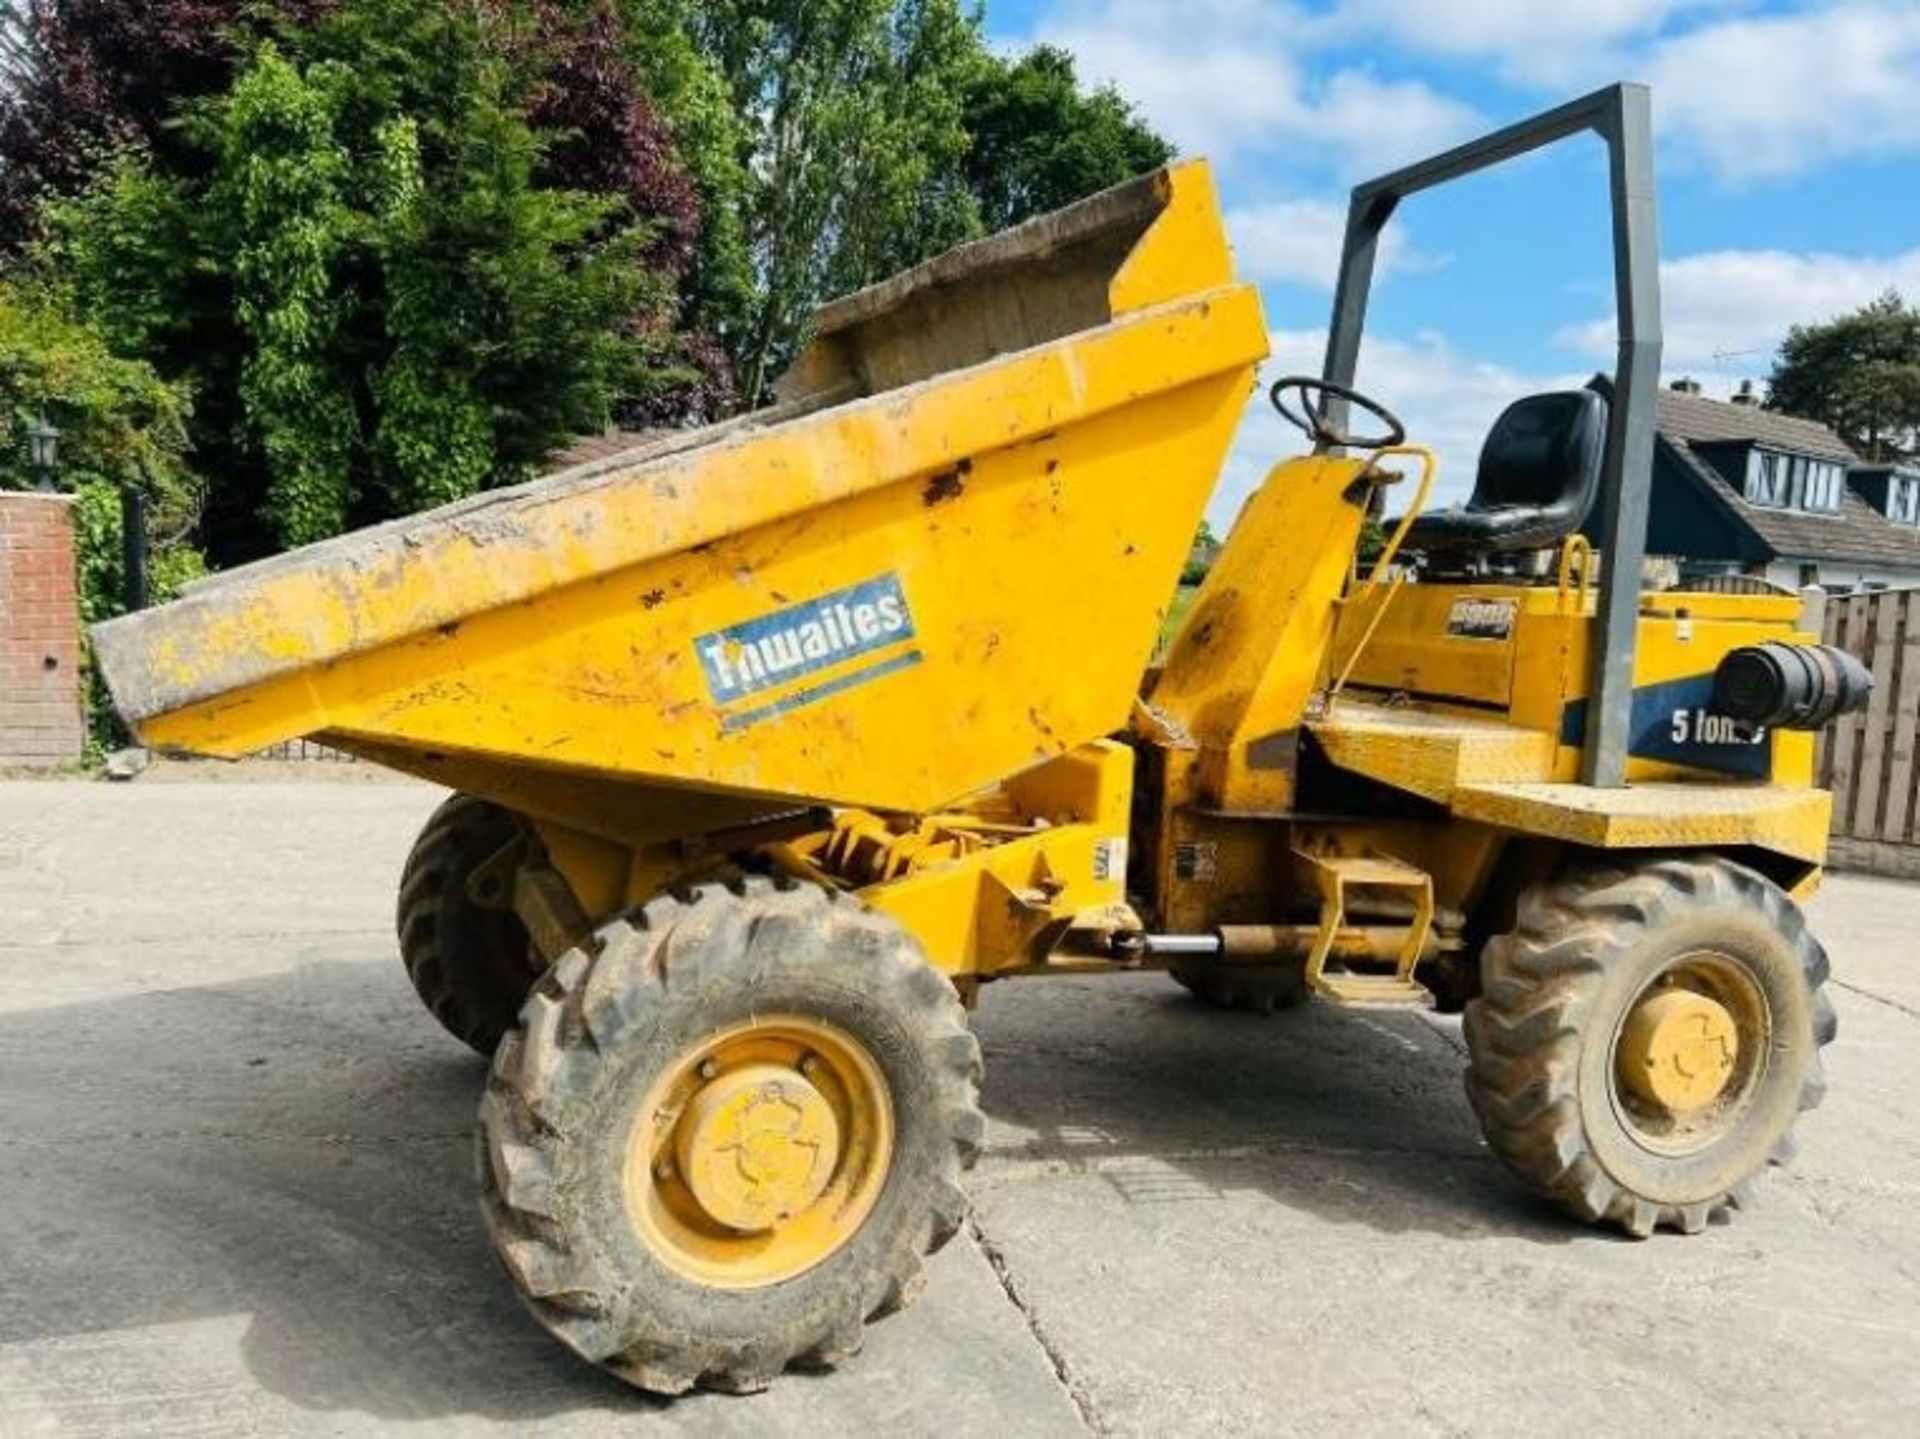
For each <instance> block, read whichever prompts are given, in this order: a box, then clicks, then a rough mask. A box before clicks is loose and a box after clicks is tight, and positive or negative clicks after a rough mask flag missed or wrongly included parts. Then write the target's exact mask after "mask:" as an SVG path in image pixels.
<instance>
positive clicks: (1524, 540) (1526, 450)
mask: <svg viewBox="0 0 1920 1439" xmlns="http://www.w3.org/2000/svg"><path fill="white" fill-rule="evenodd" d="M1606 452H1607V402H1606V399H1605V398H1604V397H1603V396H1601V395H1600V394H1598V393H1596V392H1595V391H1593V390H1561V391H1556V392H1554V393H1552V394H1546V395H1529V396H1527V398H1526V399H1524V400H1516V401H1514V403H1513V404H1511V405H1509V406H1507V408H1506V412H1505V413H1504V414H1502V415H1501V416H1500V418H1499V419H1498V420H1496V421H1495V422H1494V426H1493V429H1492V430H1491V431H1490V432H1489V433H1488V435H1487V442H1486V444H1485V445H1483V446H1482V447H1481V450H1480V473H1479V474H1478V476H1476V478H1475V479H1474V482H1473V496H1472V498H1470V499H1469V500H1468V501H1467V503H1466V506H1465V507H1464V508H1460V509H1450V510H1441V511H1439V512H1438V513H1435V514H1431V515H1422V516H1421V517H1420V518H1419V519H1417V520H1415V521H1414V522H1413V528H1412V529H1411V530H1409V531H1408V532H1407V541H1406V548H1407V549H1409V550H1418V551H1424V552H1425V553H1428V554H1436V553H1457V552H1459V551H1461V550H1477V551H1480V552H1481V553H1485V554H1507V553H1511V552H1512V551H1515V550H1541V549H1546V548H1547V547H1548V546H1550V545H1554V544H1558V543H1559V542H1560V541H1561V540H1563V539H1565V538H1566V537H1567V536H1568V535H1570V534H1572V533H1573V532H1574V531H1575V530H1577V529H1579V528H1580V526H1581V525H1582V524H1584V523H1585V522H1586V518H1587V512H1588V511H1589V510H1591V509H1592V508H1593V501H1594V497H1595V496H1596V495H1597V494H1598V493H1599V491H1600V469H1601V463H1602V461H1603V460H1604V459H1605V457H1606Z"/></svg>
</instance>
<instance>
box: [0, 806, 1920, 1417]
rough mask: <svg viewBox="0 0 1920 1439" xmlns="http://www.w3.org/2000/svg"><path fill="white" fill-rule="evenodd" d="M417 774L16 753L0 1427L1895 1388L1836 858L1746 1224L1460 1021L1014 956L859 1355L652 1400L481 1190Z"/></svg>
mask: <svg viewBox="0 0 1920 1439" xmlns="http://www.w3.org/2000/svg"><path fill="white" fill-rule="evenodd" d="M435 798H436V796H435V794H434V793H433V792H432V791H430V790H427V789H424V788H420V787H415V786H412V785H405V784H393V785H371V784H353V785H340V784H312V783H309V784H300V785H293V784H280V783H267V784H247V785H232V784H221V785H207V784H192V783H187V784H161V785H151V784H146V783H141V784H135V785H132V786H125V787H109V786H105V785H83V784H64V785H53V784H40V785H29V784H18V785H9V786H0V915H4V916H5V921H6V923H5V927H4V930H0V966H4V976H5V979H6V984H5V987H4V989H0V1146H4V1154H3V1158H0V1416H4V1417H3V1418H0V1429H3V1430H4V1432H5V1433H7V1434H8V1435H21V1434H47V1433H61V1434H68V1433H72V1434H120V1433H134V1432H137V1433H143V1434H145V1433H183V1434H184V1433H194V1434H234V1433H251V1432H265V1433H275V1434H279V1433H300V1434H308V1433H312V1434H323V1433H325V1434H344V1433H351V1434H355V1435H359V1434H367V1433H377V1432H386V1431H397V1430H402V1429H404V1430H406V1431H408V1432H410V1433H430V1432H440V1431H446V1432H479V1431H483V1430H488V1429H505V1428H509V1427H510V1428H512V1429H515V1430H526V1431H531V1432H539V1433H555V1434H560V1433H590V1432H605V1431H612V1430H615V1429H620V1430H637V1431H638V1432H654V1431H658V1432H687V1433H702V1434H704V1433H740V1434H746V1433H753V1434H767V1433H775V1434H782V1433H820V1432H843V1431H864V1432H868V1433H895V1432H927V1433H931V1432H936V1431H937V1432H939V1433H941V1434H943V1435H950V1434H984V1435H992V1436H995V1439H1010V1436H1015V1435H1026V1434H1050V1433H1059V1434H1071V1433H1074V1432H1076V1431H1080V1430H1085V1429H1092V1430H1096V1431H1100V1432H1113V1433H1129V1434H1132V1433H1164V1432H1182V1433H1184V1432H1208V1433H1260V1434H1272V1433H1331V1432H1336V1431H1356V1432H1363V1433H1429V1432H1430V1433H1448V1434H1523V1433H1525V1434H1541V1433H1573V1432H1612V1433H1636V1432H1638V1433H1651V1432H1673V1431H1679V1430H1691V1429H1693V1428H1695V1427H1698V1428H1700V1429H1703V1430H1704V1429H1707V1428H1711V1429H1712V1430H1714V1431H1717V1432H1738V1433H1749V1434H1761V1433H1811V1432H1815V1431H1817V1432H1820V1433H1823V1434H1834V1433H1887V1434H1892V1433H1902V1434H1905V1433H1911V1432H1913V1425H1914V1422H1915V1416H1916V1415H1917V1414H1920V1222H1917V1221H1920V953H1917V952H1916V947H1915V942H1914V936H1915V935H1916V934H1920V888H1913V887H1908V886H1903V885H1894V884H1889V883H1883V882H1874V881H1868V880H1859V879H1846V878H1839V879H1835V880H1834V881H1833V882H1832V883H1831V885H1830V886H1829V888H1828V889H1827V891H1826V892H1825V894H1824V895H1823V896H1822V897H1821V898H1820V899H1819V900H1818V901H1817V903H1816V905H1815V908H1814V918H1815V922H1816V926H1817V928H1818V930H1819V931H1820V932H1821V933H1822V935H1823V936H1824V938H1825V940H1826V942H1827V944H1828V946H1829V947H1830V949H1831V950H1832V953H1833V956H1834V967H1835V971H1836V981H1835V990H1836V992H1835V995H1834V998H1835V1001H1836V1003H1837V1006H1838V1008H1839V1011H1840V1019H1841V1030H1840V1039H1839V1040H1838V1042H1837V1043H1836V1044H1835V1045H1834V1046H1833V1048H1832V1050H1831V1051H1830V1052H1829V1054H1830V1058H1829V1074H1830V1077H1831V1080H1832V1090H1831V1094H1830V1097H1829V1099H1828V1102H1827V1104H1826V1105H1825V1107H1824V1108H1823V1109H1821V1110H1820V1111H1819V1112H1817V1113H1815V1114H1813V1115H1811V1116H1809V1118H1808V1121H1807V1122H1806V1123H1805V1125H1804V1127H1803V1130H1802V1134H1803V1138H1804V1143H1803V1146H1802V1151H1801V1154H1800V1158H1799V1161H1798V1162H1797V1164H1796V1165H1795V1166H1794V1168H1793V1169H1791V1170H1790V1171H1786V1172H1783V1173H1780V1174H1778V1175H1776V1176H1775V1177H1774V1178H1773V1180H1772V1181H1771V1182H1770V1183H1769V1184H1767V1185H1766V1186H1765V1187H1763V1189H1762V1191H1761V1194H1760V1198H1759V1200H1758V1202H1757V1203H1756V1204H1755V1206H1754V1207H1753V1208H1751V1209H1750V1210H1748V1211H1746V1212H1743V1213H1742V1214H1740V1215H1739V1216H1737V1218H1736V1221H1735V1222H1734V1223H1733V1224H1732V1225H1730V1226H1715V1227H1714V1228H1712V1229H1711V1230H1709V1231H1708V1232H1707V1233H1706V1234H1705V1235H1702V1236H1699V1237H1697V1238H1693V1239H1683V1238H1680V1237H1677V1236H1668V1235H1663V1236H1660V1237H1659V1238H1657V1239H1655V1240H1653V1241H1651V1242H1648V1243H1645V1244H1635V1243H1631V1242H1628V1241H1625V1240H1620V1239H1616V1238H1613V1237H1610V1236H1608V1235H1605V1234H1599V1233H1594V1232H1591V1231H1588V1230H1586V1229H1583V1228H1580V1227H1578V1226H1575V1225H1573V1224H1572V1223H1570V1222H1565V1221H1562V1220H1561V1219H1560V1218H1559V1217H1557V1215H1556V1214H1554V1213H1553V1212H1551V1211H1549V1210H1547V1209H1544V1208H1542V1207H1541V1206H1540V1205H1538V1204H1536V1203H1535V1202H1533V1201H1532V1200H1530V1199H1529V1198H1527V1197H1526V1196H1525V1195H1523V1194H1521V1193H1519V1192H1518V1191H1517V1190H1516V1189H1515V1188H1514V1186H1513V1185H1512V1184H1511V1183H1509V1182H1508V1180H1507V1179H1506V1177H1505V1176H1504V1174H1503V1173H1502V1172H1501V1170H1500V1169H1499V1168H1498V1167H1497V1166H1496V1165H1495V1163H1494V1162H1493V1161H1492V1160H1490V1159H1489V1157H1488V1156H1487V1154H1486V1152H1485V1150H1484V1149H1483V1148H1482V1147H1481V1145H1480V1142H1479V1139H1478V1137H1477V1135H1476V1133H1475V1130H1474V1126H1473V1121H1472V1118H1471V1116H1470V1114H1469V1112H1468V1110H1467V1106H1466V1104H1465V1102H1464V1100H1463V1099H1462V1096H1461V1088H1460V1081H1459V1070H1460V1065H1461V1060H1460V1054H1459V1039H1458V1029H1457V1026H1456V1025H1455V1024H1453V1023H1451V1022H1448V1021H1444V1020H1436V1021H1431V1022H1429V1021H1428V1020H1426V1019H1423V1018H1420V1017H1417V1016H1403V1015H1391V1016H1386V1017H1378V1018H1363V1017H1355V1016H1343V1015H1340V1014H1337V1013H1332V1012H1328V1011H1324V1010H1320V1009H1314V1008H1310V1009H1308V1010H1306V1011H1304V1012H1300V1013H1296V1014H1291V1015H1283V1016H1277V1017H1274V1018H1271V1019H1266V1020H1261V1019H1258V1018H1254V1017H1251V1016H1224V1015H1216V1014H1211V1013H1208V1012H1206V1011H1204V1010H1201V1009H1199V1008H1197V1007H1196V1006H1194V1005H1193V1004H1191V1003H1190V1002H1187V1001H1185V1000H1183V998H1182V997H1181V996H1180V995H1179V994H1178V992H1177V991H1175V990H1174V989H1173V987H1172V986H1171V985H1170V984H1168V983H1167V982H1166V981H1165V980H1164V979H1161V978H1158V977H1155V976H1143V977H1140V978H1138V979H1125V980H1105V981H1100V980H1089V981H1055V982H1053V983H1052V984H1041V983H1034V984H1027V985H1019V984H1013V985H1007V986H1003V987H1001V988H999V989H996V990H992V991H989V993H988V995H987V997H986V999H985V1001H984V1003H983V1005H982V1008H981V1010H980V1013H979V1015H978V1026H979V1030H980V1033H981V1036H982V1039H983V1041H984V1044H985V1048H986V1055H987V1075H988V1078H987V1087H986V1093H985V1102H986V1106H987V1109H988V1111H989V1113H990V1115H991V1117H992V1128H991V1133H990V1136H989V1140H990V1142H989V1147H988V1153H987V1155H986V1157H985V1159H984V1160H983V1161H982V1163H981V1165H980V1168H979V1170H978V1171H977V1172H976V1175H975V1179H974V1185H973V1190H974V1195H975V1199H976V1211H977V1220H978V1227H977V1229H976V1230H975V1231H973V1232H972V1233H971V1234H967V1235H963V1236H962V1237H961V1238H960V1239H958V1240H956V1241H955V1243H954V1244H952V1245H951V1246H950V1247H949V1248H948V1249H947V1251H946V1252H945V1253H943V1254H942V1255H941V1256H940V1257H939V1258H938V1259H937V1260H936V1261H935V1262H934V1264H933V1265H932V1283H931V1284H930V1286H929V1288H928V1290H927V1293H926V1295H925V1296H924V1298H923V1299H922V1300H921V1301H920V1303H919V1304H918V1305H917V1306H916V1307H914V1308H913V1309H911V1310H909V1311H908V1312H907V1313H906V1314H904V1315H902V1316H900V1317H898V1318H896V1319H894V1320H891V1321H889V1322H886V1323H883V1324H881V1325H878V1326H876V1327H875V1328H873V1329H872V1330H870V1331H869V1339H868V1343H867V1348H866V1351H865V1353H864V1354H863V1355H862V1356H861V1357H860V1358H859V1359H857V1360H856V1361H854V1362H853V1364H852V1365H851V1366H850V1367H848V1368H847V1369H845V1370H843V1371H841V1372H840V1373H838V1374H834V1375H830V1376H824V1377H807V1376H799V1375H790V1376H787V1377H786V1378H785V1379H783V1380H782V1381H781V1382H780V1383H778V1384H777V1385H776V1386H775V1387H774V1389H773V1390H772V1391H771V1392H770V1393H768V1394H765V1395H761V1396H758V1397H755V1398H747V1399H735V1398H728V1397H724V1396H712V1395H700V1396H694V1397H691V1398H688V1399H684V1400H681V1401H679V1402H676V1403H671V1404H668V1403H661V1402H656V1401H652V1400H649V1399H647V1398H645V1397H644V1396H641V1395H638V1394H635V1393H633V1392H630V1391H627V1390H625V1389H623V1388H622V1387H621V1386H619V1385H618V1384H616V1383H614V1382H613V1381H611V1380H608V1379H606V1378H603V1377H602V1376H600V1375H599V1374H597V1373H596V1372H594V1371H593V1370H591V1369H589V1368H586V1367H585V1366H583V1365H580V1364H578V1363H576V1362H574V1361H573V1360H572V1359H570V1358H569V1357H568V1356H567V1355H566V1354H564V1353H563V1352H562V1351H561V1350H560V1349H559V1348H558V1346H557V1345H555V1344H554V1343H553V1342H551V1341H550V1340H548V1339H547V1338H546V1337H545V1336H544V1335H542V1334H541V1333H540V1332H539V1331H538V1330H537V1329H536V1328H535V1327H534V1325H533V1323H532V1322H531V1321H530V1320H529V1319H528V1318H527V1317H526V1316H525V1315H524V1314H522V1312H521V1311H520V1309H519V1308H518V1306H517V1304H516V1303H515V1301H514V1299H513V1296H512V1295H511V1293H510V1292H509V1290H508V1287H507V1283H506V1281H505V1279H504V1278H503V1276H502V1275H501V1273H500V1272H499V1271H498V1269H497V1267H496V1265H495V1262H494V1260H493V1258H492V1256H491V1254H490V1253H489V1251H488V1249H487V1246H486V1242H485V1240H484V1238H483V1237H482V1234H481V1230H480V1225H479V1221H478V1217H477V1215H476V1213H475V1208H474V1203H473V1193H472V1181H471V1172H470V1171H471V1158H470V1144H471V1141H470V1132H471V1127H472V1123H473V1110H474V1104H475V1101H476V1098H477V1095H478V1091H479V1087H480V1083H481V1077H482V1066H481V1063H480V1061H479V1060H477V1059H475V1058H474V1057H472V1056H471V1055H469V1054H467V1053H466V1052H465V1051H464V1050H462V1049H461V1048H460V1047H459V1046H458V1045H456V1044H455V1043H454V1042H453V1041H451V1040H449V1039H447V1038H445V1037H444V1036H443V1035H442V1034H441V1033H440V1031H439V1030H438V1029H437V1028H436V1027H435V1026H434V1025H433V1023H432V1022H431V1021H430V1020H429V1019H428V1018H427V1017H426V1015H425V1014H424V1013H423V1012H422V1011H420V1010H419V1009H418V1007H417V1005H416V1003H415V1001H414V999H413V997H412V994H411V991H410V990H409V989H408V987H407V984H406V981H405V978H404V977H403V975H402V974H401V971H400V966H399V964H398V962H397V960H396V958H395V951H394V942H393V938H392V935H391V932H390V929H389V911H390V908H391V900H392V889H393V882H394V876H395V873H396V871H397V869H398V867H399V864H400V861H401V858H402V856H403V854H404V852H405V850H406V848H407V846H408V844H409V843H410V841H411V838H412V836H413V833H414V831H415V829H416V828H417V826H418V825H419V823H420V821H421V820H422V819H423V818H424V817H425V815H426V813H427V811H428V810H429V809H430V808H431V807H432V805H433V804H434V802H435Z"/></svg>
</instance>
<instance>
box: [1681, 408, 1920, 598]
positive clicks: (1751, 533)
mask: <svg viewBox="0 0 1920 1439" xmlns="http://www.w3.org/2000/svg"><path fill="white" fill-rule="evenodd" d="M1656 424H1657V429H1658V438H1657V440H1656V442H1655V444H1654V462H1653V493H1652V500H1651V507H1650V510H1649V513H1648V523H1647V553H1648V554H1649V555H1650V556H1651V555H1659V556H1671V557H1674V558H1675V559H1677V560H1678V563H1679V569H1680V573H1681V575H1682V577H1684V578H1686V579H1698V578H1701V577H1704V576H1708V575H1719V574H1748V575H1759V576H1764V577H1765V578H1767V579H1769V580H1772V581H1773V582H1774V583H1776V584H1779V585H1783V586H1786V587H1788V588H1791V589H1797V588H1800V587H1802V586H1805V585H1812V584H1817V585H1820V586H1822V587H1824V588H1826V589H1828V590H1831V591H1838V592H1844V591H1848V590H1854V589H1860V588H1879V587H1884V586H1893V585H1920V468H1907V467H1905V466H1900V465H1866V464H1863V463H1862V462H1861V460H1860V458H1859V456H1857V455H1856V454H1854V452H1853V451H1852V450H1850V449H1849V448H1847V446H1846V445H1845V444H1844V443H1843V442H1842V441H1841V440H1840V439H1839V437H1838V436H1836V435H1835V434H1834V433H1833V431H1831V430H1829V429H1828V428H1827V427H1826V426H1825V425H1821V424H1818V423H1816V422H1814V421H1812V420H1802V419H1796V418H1794V417H1793V416H1791V415H1780V414H1775V413H1773V412H1772V411H1770V410H1764V409H1762V408H1761V407H1760V403H1759V398H1758V397H1757V396H1756V395H1755V394H1754V393H1753V388H1752V385H1751V384H1744V385H1742V386H1741V391H1740V393H1739V394H1738V395H1736V396H1735V397H1734V398H1733V400H1731V401H1726V400H1710V399H1708V398H1706V397H1705V396H1704V395H1702V394H1701V393H1700V387H1699V386H1698V385H1696V384H1694V383H1693V382H1692V381H1690V380H1679V381H1676V382H1675V383H1674V384H1673V385H1672V386H1671V387H1669V388H1667V389H1664V390H1662V391H1661V392H1660V396H1659V406H1658V411H1657V418H1656Z"/></svg>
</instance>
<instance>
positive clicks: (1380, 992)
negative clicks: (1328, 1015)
mask: <svg viewBox="0 0 1920 1439" xmlns="http://www.w3.org/2000/svg"><path fill="white" fill-rule="evenodd" d="M1294 855H1295V857H1296V858H1297V859H1298V860H1299V861H1300V862H1301V863H1303V864H1305V865H1306V866H1307V868H1308V871H1309V872H1310V873H1311V874H1312V876H1313V880H1314V885H1315V887H1316V888H1317V889H1318V890H1319V891H1320V925H1319V934H1318V936H1317V938H1316V939H1315V941H1314V946H1313V950H1312V952H1311V953H1310V954H1309V955H1308V956H1307V963H1306V980H1307V984H1308V986H1309V987H1310V988H1312V990H1313V991H1314V993H1316V994H1318V995H1320V996H1321V997H1322V998H1325V999H1328V1000H1331V1001H1332V1002H1333V1003H1335V1004H1345V1005H1352V1006H1354V1007H1355V1008H1363V1009H1431V1008H1432V1007H1433V995H1432V994H1431V993H1430V992H1429V991H1428V990H1427V987H1426V986H1425V985H1423V984H1421V983H1420V982H1419V981H1418V980H1416V979H1415V978H1414V977H1413V971H1414V966H1415V965H1417V964H1418V963H1419V962H1420V955H1421V952H1422V951H1423V950H1424V949H1425V948H1426V944H1427V938H1428V936H1429V935H1430V934H1431V933H1432V931H1433V876H1432V875H1430V874H1428V873H1427V872H1426V871H1425V870H1423V869H1420V868H1417V867H1416V866H1414V865H1410V864H1407V863H1406V862H1405V861H1403V860H1399V859H1395V858H1393V857H1392V856H1390V855H1336V854H1315V853H1312V852H1310V851H1307V850H1295V851H1294ZM1356 889H1376V890H1378V889H1393V890H1404V891H1407V892H1408V893H1409V894H1410V895H1411V897H1412V900H1413V920H1412V923H1410V924H1408V925H1407V927H1406V938H1405V940H1404V941H1403V942H1402V943H1401V946H1400V950H1399V953H1398V954H1397V955H1396V956H1395V959H1394V967H1393V973H1391V974H1356V973H1353V972H1351V971H1347V970H1339V969H1328V968H1327V962H1328V960H1329V959H1330V958H1331V957H1332V954H1333V946H1334V941H1335V939H1336V938H1337V937H1338V936H1339V934H1340V930H1341V928H1342V927H1343V926H1344V925H1345V924H1346V922H1347V895H1348V892H1349V891H1350V890H1356Z"/></svg>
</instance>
